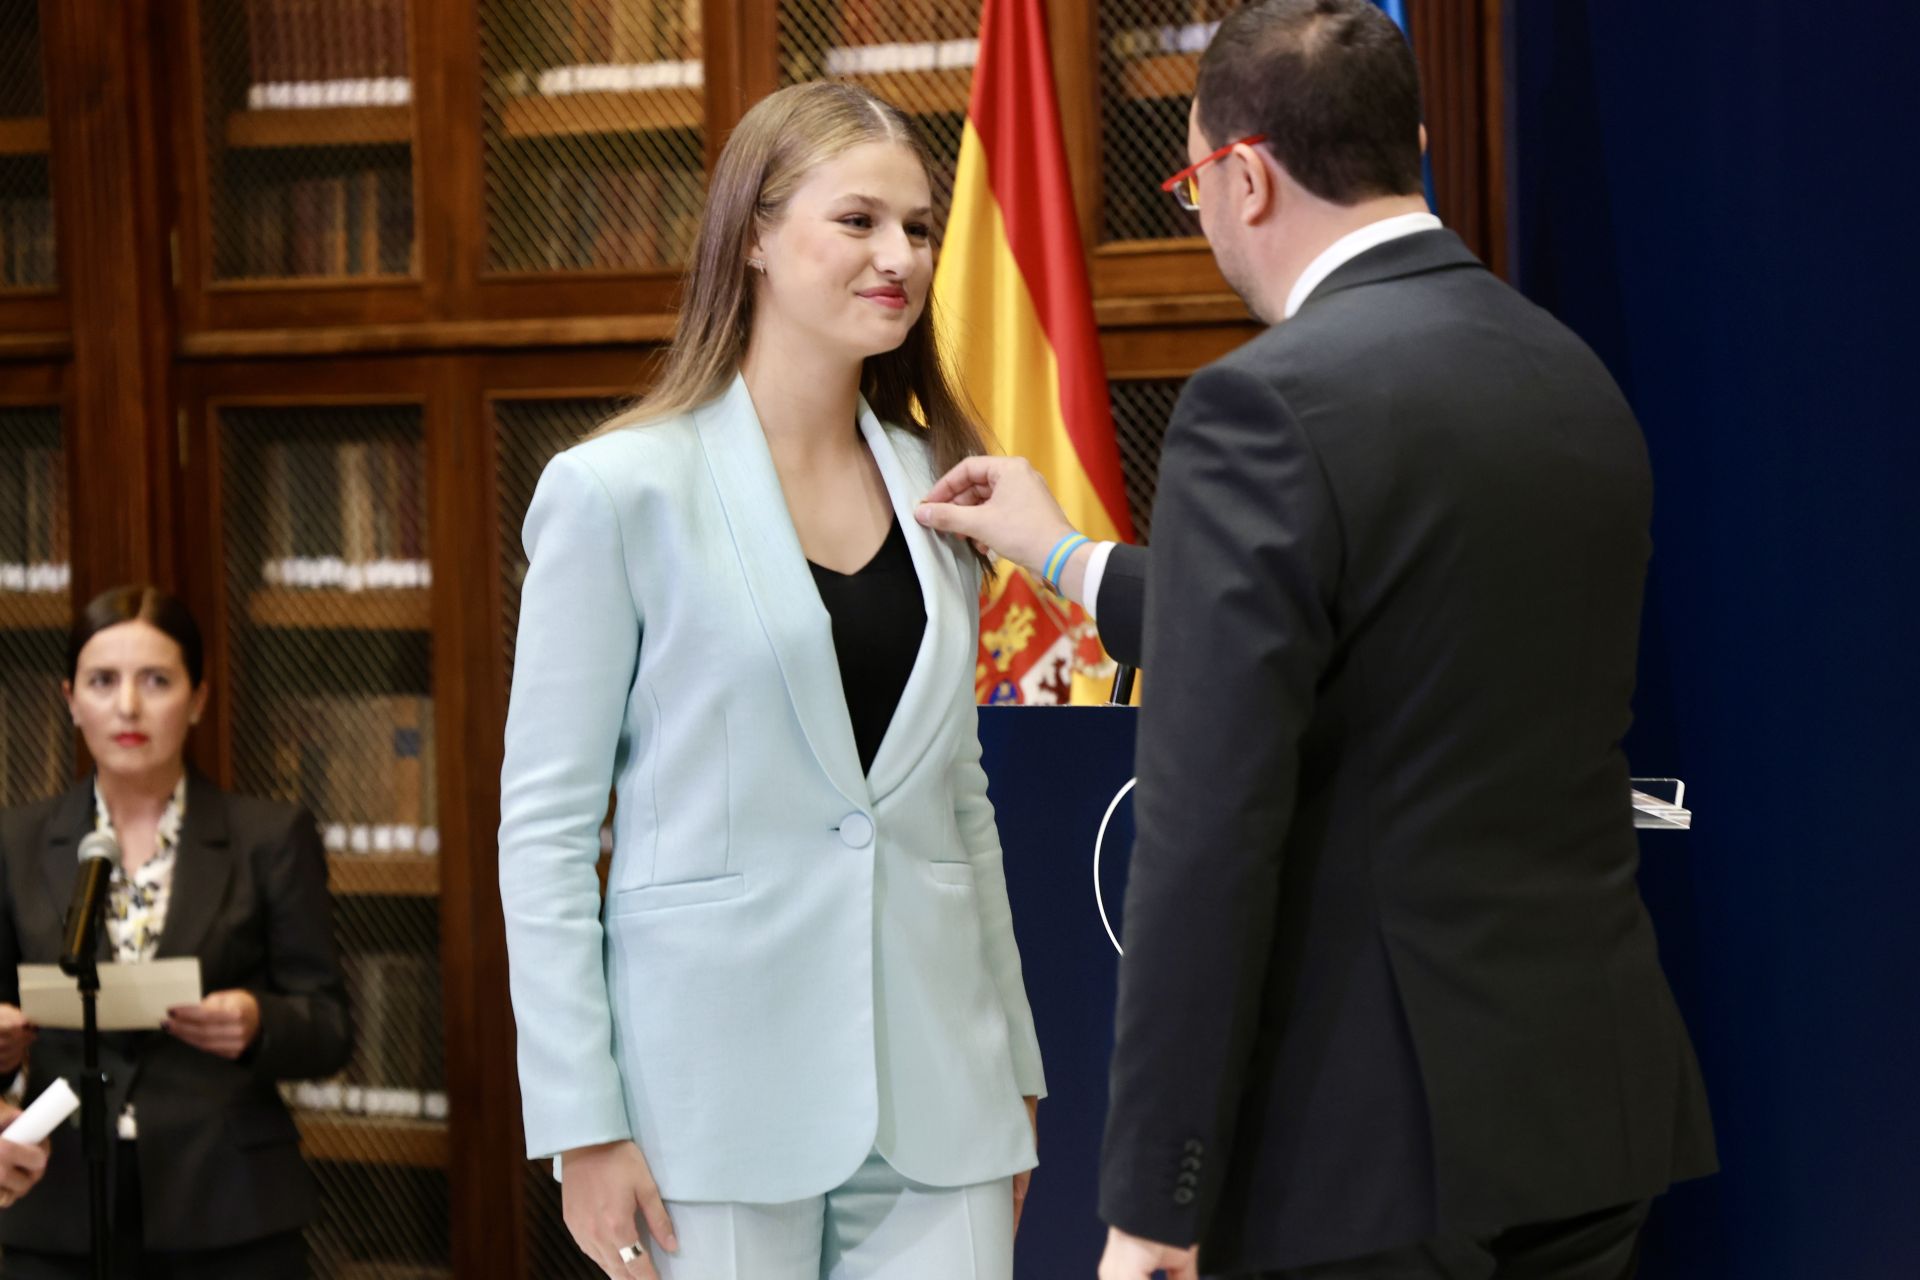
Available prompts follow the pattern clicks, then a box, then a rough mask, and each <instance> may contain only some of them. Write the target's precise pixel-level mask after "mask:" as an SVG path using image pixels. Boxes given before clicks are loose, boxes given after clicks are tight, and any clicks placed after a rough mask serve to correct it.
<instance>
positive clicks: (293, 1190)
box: [0, 775, 353, 1253]
mask: <svg viewBox="0 0 1920 1280" xmlns="http://www.w3.org/2000/svg"><path fill="white" fill-rule="evenodd" d="M93 821H94V810H93V781H92V779H91V778H89V779H86V780H84V781H82V782H80V783H79V784H77V785H76V786H74V787H73V788H72V789H71V790H70V791H68V792H67V793H66V794H65V795H61V796H58V797H55V798H54V799H52V800H45V801H42V802H40V803H38V804H33V805H26V806H22V807H20V808H16V809H8V810H5V811H4V812H0V1002H5V1003H8V1004H15V1005H17V1004H19V1002H20V978H19V968H18V966H20V965H21V964H51V963H54V962H55V961H56V960H57V959H58V958H59V951H60V927H61V922H62V919H63V918H64V916H65V915H66V911H67V903H68V901H69V899H70V898H71V896H72V892H73V882H74V878H75V876H76V875H77V873H78V865H79V864H78V861H77V851H78V846H79V842H80V838H81V837H82V836H83V835H85V834H86V833H87V832H88V831H91V830H92V829H93ZM175 858H176V859H177V861H176V862H175V865H174V871H173V891H172V896H171V898H170V899H169V902H168V906H167V918H166V923H165V927H164V929H163V930H162V932H161V935H160V947H159V958H162V959H164V958H166V957H169V956H198V957H199V958H200V972H201V980H202V981H203V982H204V984H205V989H206V990H207V991H209V992H213V991H224V990H231V989H235V988H244V989H245V990H247V991H250V992H252V993H253V995H254V996H255V998H256V999H258V1000H259V1002H260V1034H259V1037H258V1038H257V1039H256V1040H255V1041H254V1044H253V1047H252V1048H251V1049H250V1050H248V1052H247V1053H246V1054H245V1055H244V1056H243V1057H242V1058H241V1059H240V1060H239V1061H237V1062H235V1061H230V1060H228V1059H226V1058H221V1057H216V1056H215V1055H213V1054H209V1053H204V1052H202V1051H201V1050H199V1049H195V1048H192V1047H191V1046H189V1045H187V1044H185V1043H183V1042H181V1041H179V1040H176V1039H174V1038H173V1037H172V1036H169V1035H167V1034H165V1033H163V1032H159V1031H150V1032H132V1033H119V1034H112V1035H106V1036H103V1037H102V1040H103V1045H102V1050H101V1060H102V1063H103V1064H104V1065H105V1067H106V1069H107V1071H108V1073H109V1075H110V1077H111V1080H110V1083H109V1085H108V1098H109V1106H108V1110H109V1113H110V1114H111V1115H113V1116H116V1117H117V1116H118V1115H119V1114H120V1111H121V1109H122V1106H123V1105H124V1104H125V1102H126V1101H127V1099H128V1097H129V1096H131V1098H132V1100H133V1103H134V1106H135V1109H136V1113H137V1115H138V1117H139V1124H140V1138H139V1142H138V1143H137V1144H136V1145H137V1149H138V1158H139V1161H140V1188H141V1198H142V1200H143V1201H144V1204H143V1206H142V1208H143V1216H144V1219H145V1223H146V1243H147V1246H148V1247H149V1248H154V1249H169V1250H171V1249H212V1248H220V1247H223V1246H226V1245H231V1244H238V1243H241V1242H244V1241H247V1240H253V1239H257V1238H259V1237H261V1236H265V1235H269V1234H272V1233H274V1232H279V1231H286V1230H290V1229H293V1228H296V1227H302V1226H305V1225H306V1223H307V1222H308V1220H309V1219H311V1218H312V1216H313V1211H314V1182H313V1175H312V1174H311V1173H310V1172H308V1170H307V1167H306V1165H305V1164H304V1163H303V1162H302V1160H301V1158H300V1145H299V1144H300V1134H299V1131H298V1129H297V1128H296V1127H295V1125H294V1122H293V1117H292V1116H291V1115H289V1114H288V1112H287V1109H286V1106H285V1105H284V1104H283V1103H282V1102H281V1100H280V1094H279V1090H278V1088H277V1084H278V1082H279V1081H281V1080H287V1079H302V1078H308V1077H314V1076H326V1075H331V1074H332V1073H334V1072H336V1071H338V1070H340V1068H341V1067H342V1066H344V1065H345V1063H346V1061H347V1057H348V1055H349V1054H350V1052H351V1051H352V1048H353V1031H352V1027H351V1024H350V1022H349V1019H348V1014H347V995H346V984H345V982H344V980H343V979H342V977H341V972H340V956H339V953H338V951H337V950H336V948H335V945H334V936H333V918H332V912H331V909H330V903H329V900H328V898H327V860H326V855H325V853H324V851H323V850H322V849H321V846H320V837H319V833H318V831H317V830H316V829H315V827H314V821H313V818H312V817H311V816H310V815H309V814H307V813H306V812H305V811H304V810H298V809H295V808H293V807H291V806H289V805H284V804H278V803H275V802H273V801H268V800H256V799H252V798H250V797H247V796H237V795H230V794H228V793H227V792H225V791H222V790H221V789H220V788H219V787H216V786H214V785H213V784H212V783H211V782H208V781H207V780H206V779H204V778H201V777H199V776H197V775H189V778H188V782H187V817H186V823H185V826H184V828H183V829H182V831H181V833H180V845H179V849H178V851H177V852H176V854H175ZM101 954H102V956H103V958H104V957H105V955H106V954H107V948H106V945H105V941H104V939H103V940H102V949H101ZM80 1066H81V1053H80V1033H79V1032H77V1031H50V1030H47V1029H45V1028H42V1029H41V1031H40V1034H39V1037H38V1039H37V1040H36V1041H35V1043H34V1046H33V1048H32V1050H31V1051H30V1053H29V1057H28V1060H27V1082H28V1083H27V1089H28V1094H29V1096H30V1097H31V1096H34V1095H37V1094H38V1093H39V1091H40V1090H42V1089H44V1088H46V1086H47V1085H48V1084H49V1083H50V1082H51V1081H52V1080H53V1079H54V1078H55V1077H57V1076H63V1075H64V1076H68V1077H69V1078H76V1077H77V1076H78V1074H79V1072H80ZM7 1083H8V1080H7V1079H6V1078H4V1077H0V1088H3V1087H5V1085H6V1084H7ZM124 1145H125V1144H122V1143H118V1142H115V1143H113V1144H112V1146H113V1148H114V1158H116V1159H117V1158H118V1157H119V1154H120V1150H121V1148H122V1147H123V1146H124ZM116 1184H117V1178H114V1177H111V1176H110V1178H109V1183H108V1185H109V1186H114V1185H116ZM0 1246H13V1247H17V1248H23V1249H34V1250H41V1251H46V1252H60V1253H82V1252H85V1250H86V1247H87V1183H86V1163H85V1159H84V1157H83V1154H82V1151H81V1147H80V1138H79V1133H78V1131H77V1130H76V1129H75V1128H74V1127H73V1126H71V1125H67V1126H62V1128H61V1129H60V1131H59V1132H58V1133H56V1134H55V1135H54V1138H53V1154H52V1156H51V1157H50V1159H49V1160H48V1162H47V1173H46V1177H45V1178H44V1179H43V1180H42V1182H41V1183H40V1185H39V1186H38V1187H36V1188H35V1189H34V1190H33V1191H32V1193H30V1194H29V1195H27V1196H26V1197H24V1198H23V1199H22V1200H21V1201H20V1203H19V1204H18V1205H16V1206H15V1207H13V1208H11V1209H8V1210H4V1211H0Z"/></svg>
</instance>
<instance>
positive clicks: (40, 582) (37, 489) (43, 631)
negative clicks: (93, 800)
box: [0, 405, 74, 808]
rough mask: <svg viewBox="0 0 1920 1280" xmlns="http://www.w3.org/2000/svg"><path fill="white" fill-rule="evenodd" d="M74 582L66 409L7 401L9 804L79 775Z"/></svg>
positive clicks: (3, 515)
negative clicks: (73, 682)
mask: <svg viewBox="0 0 1920 1280" xmlns="http://www.w3.org/2000/svg"><path fill="white" fill-rule="evenodd" d="M70 581H71V572H70V570H69V567H68V557H67V485H66V458H65V454H64V453H63V452H62V450H61V440H60V411H59V409H57V408H54V407H41V406H18V407H16V406H11V405H0V808H4V807H6V806H9V805H16V804H25V803H27V802H28V801H32V800H44V799H45V798H47V797H48V796H50V795H53V794H55V793H56V792H58V791H59V790H60V789H61V788H62V787H64V786H65V785H66V784H67V782H68V780H69V779H71V778H72V777H73V765H74V755H73V753H74V729H73V726H72V724H71V722H70V719H69V717H68V715H67V708H66V705H65V703H64V702H63V701H62V700H61V697H60V681H61V680H62V679H63V678H65V676H66V674H67V671H66V657H67V627H68V624H69V622H70V621H71V611H70V606H69V604H68V592H69V589H70Z"/></svg>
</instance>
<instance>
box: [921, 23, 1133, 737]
mask: <svg viewBox="0 0 1920 1280" xmlns="http://www.w3.org/2000/svg"><path fill="white" fill-rule="evenodd" d="M934 304H935V306H937V307H939V308H940V321H941V324H942V327H943V331H944V334H945V345H946V356H947V359H948V360H949V362H950V365H951V368H952V369H953V372H954V374H955V376H956V377H957V378H958V379H959V380H960V383H961V385H962V386H963V387H964V389H965V390H966V392H967V394H968V395H969V397H970V398H971V399H972V400H973V402H974V405H975V407H976V408H977V409H978V410H979V411H980V414H981V416H982V418H983V419H984V422H985V425H986V426H987V428H988V429H989V430H991V431H992V433H993V434H994V436H995V438H996V439H997V440H998V442H999V444H1000V446H1001V447H1002V448H1003V449H1005V450H1006V451H1007V452H1009V453H1014V454H1019V455H1021V456H1023V457H1026V458H1027V459H1029V460H1030V461H1032V463H1033V464H1034V466H1035V467H1037V468H1038V469H1039V470H1040V472H1041V474H1043V475H1044V476H1046V478H1047V482H1048V483H1049V484H1050V485H1051V486H1052V487H1053V491H1054V493H1055V495H1056V496H1057V497H1058V498H1059V499H1060V505H1061V506H1062V507H1063V508H1064V509H1065V511H1066V513H1067V518H1068V519H1069V520H1071V521H1072V522H1073V523H1074V525H1075V527H1077V528H1079V529H1080V530H1081V531H1082V532H1083V533H1085V534H1087V535H1088V536H1089V537H1092V538H1095V539H1101V540H1109V541H1129V540H1131V539H1132V536H1133V525H1132V521H1131V520H1130V519H1129V517H1128V515H1127V499H1126V487H1125V484H1124V483H1123V481H1122V479H1121V472H1120V452H1119V448H1118V445H1117V444H1116V442H1115V438H1114V428H1113V414H1112V409H1111V406H1110V402H1109V400H1108V393H1107V380H1106V371H1105V368H1104V366H1103V364H1102V361H1101V358H1100V340H1099V331H1098V329H1097V328H1096V326H1095V324H1094V318H1093V298H1092V292H1091V290H1090V289H1089V287H1088V283H1087V265H1086V257H1085V254H1084V253H1083V251H1082V247H1081V243H1080V228H1079V222H1078V217H1077V215H1076V213H1075V210H1074V203H1073V188H1072V184H1071V182H1070V180H1069V176H1068V170H1067V159H1066V147H1065V143H1064V141H1063V138H1062V134H1061V129H1060V116H1059V109H1058V104H1057V99H1056V97H1055V94H1054V82H1053V64H1052V60H1051V57H1050V55H1049V52H1048V47H1047V30H1046V16H1045V12H1044V10H1043V9H1042V6H1041V0H986V4H985V7H984V9H983V11H982V13H981V22H980V58H979V63H978V65H977V66H976V68H975V70H974V77H973V93H972V98H971V101H970V103H969V106H968V108H967V121H966V128H965V132H964V134H963V135H962V140H961V144H960V160H959V166H958V169H957V172H956V174H955V180H954V195H953V209H952V213H951V215H950V216H949V218H948V221H947V231H946V237H945V240H944V241H943V243H942V246H941V252H940V265H939V268H938V270H937V271H936V273H935V276H934ZM981 631H982V638H981V657H980V669H979V680H978V682H977V683H978V686H979V692H980V695H981V699H982V701H1023V702H1024V701H1043V702H1044V701H1060V702H1064V701H1067V700H1068V698H1067V697H1066V696H1064V695H1065V694H1066V691H1067V689H1068V687H1069V684H1070V683H1071V684H1074V685H1079V686H1084V687H1082V688H1076V693H1078V694H1079V696H1078V697H1076V698H1075V700H1077V701H1087V700H1097V699H1098V698H1100V697H1104V694H1105V689H1104V687H1102V686H1099V685H1097V684H1096V683H1094V681H1093V679H1091V678H1092V677H1097V676H1099V675H1100V674H1102V672H1103V669H1104V668H1105V665H1106V664H1105V659H1104V655H1102V654H1101V652H1100V648H1099V642H1098V640H1097V638H1095V636H1094V632H1093V628H1092V626H1091V623H1090V621H1089V620H1088V619H1087V618H1086V617H1085V616H1084V615H1083V614H1082V613H1081V611H1080V610H1079V609H1078V608H1075V607H1074V606H1071V605H1069V604H1068V603H1067V602H1066V601H1064V600H1061V599H1060V598H1058V597H1056V596H1054V595H1053V594H1052V593H1051V592H1050V591H1048V590H1047V588H1046V587H1045V586H1043V585H1041V584H1039V583H1036V582H1034V581H1032V580H1031V579H1030V578H1028V577H1027V576H1026V575H1025V574H1020V573H1015V572H1008V573H1002V574H1001V575H1000V578H999V580H998V581H997V582H995V583H993V584H991V585H990V587H989V589H988V595H987V600H986V601H985V608H984V610H983V615H982V623H981ZM1069 676H1078V677H1080V679H1079V680H1078V681H1070V680H1069Z"/></svg>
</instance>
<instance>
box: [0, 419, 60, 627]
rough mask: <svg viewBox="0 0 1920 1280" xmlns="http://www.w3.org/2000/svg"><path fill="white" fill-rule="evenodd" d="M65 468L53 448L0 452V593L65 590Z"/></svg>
mask: <svg viewBox="0 0 1920 1280" xmlns="http://www.w3.org/2000/svg"><path fill="white" fill-rule="evenodd" d="M64 466H65V454H64V453H63V452H62V451H61V450H60V449H59V448H57V447H44V446H36V445H27V446H25V447H21V448H6V449H0V590H4V591H20V592H28V591H30V592H55V591H65V590H66V589H67V584H68V581H69V578H70V574H69V570H68V568H67V566H68V562H69V559H70V556H69V550H68V537H69V533H68V528H67V486H66V479H65V476H64V475H63V468H64Z"/></svg>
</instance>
